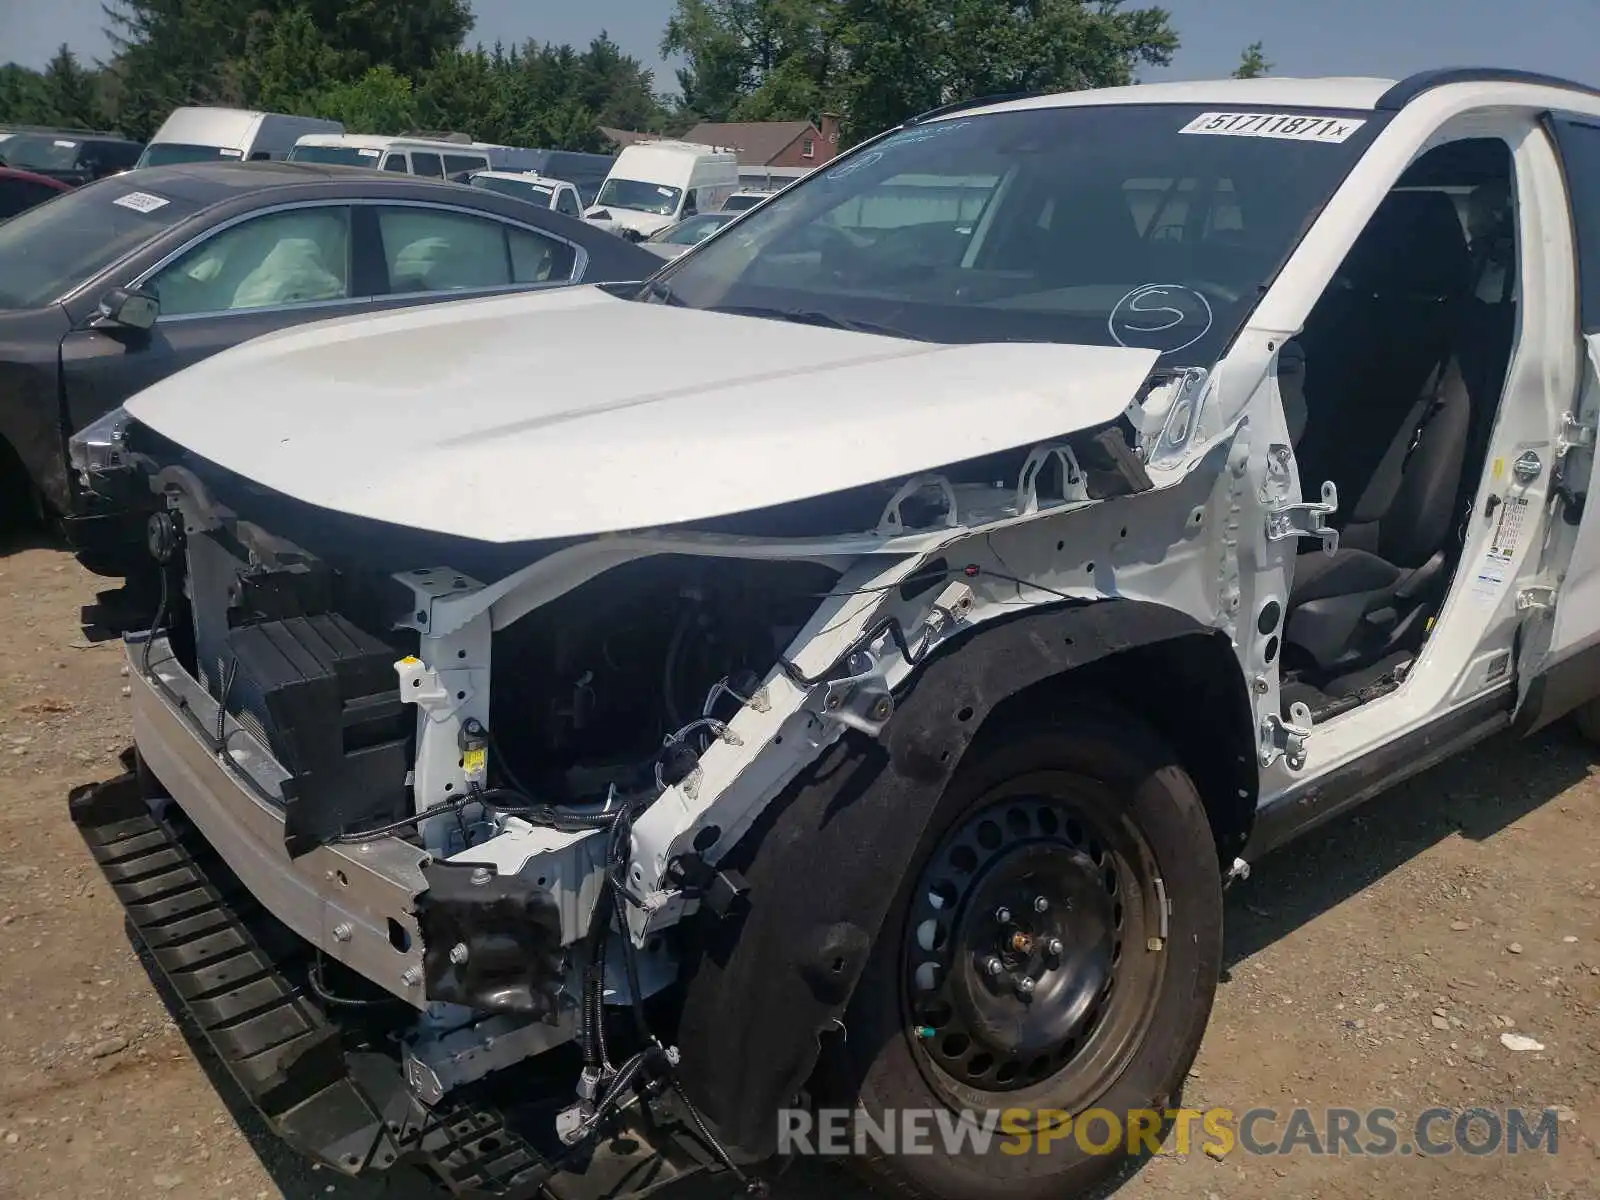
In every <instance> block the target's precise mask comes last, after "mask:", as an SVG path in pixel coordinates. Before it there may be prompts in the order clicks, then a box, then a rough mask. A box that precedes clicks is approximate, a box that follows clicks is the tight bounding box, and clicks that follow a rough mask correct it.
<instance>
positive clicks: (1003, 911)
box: [994, 905, 1011, 925]
mask: <svg viewBox="0 0 1600 1200" xmlns="http://www.w3.org/2000/svg"><path fill="white" fill-rule="evenodd" d="M994 919H995V920H996V921H999V922H1000V924H1002V925H1009V924H1010V923H1011V910H1010V909H1009V908H1006V907H1005V906H1004V905H1002V906H1001V907H999V908H997V909H995V910H994Z"/></svg>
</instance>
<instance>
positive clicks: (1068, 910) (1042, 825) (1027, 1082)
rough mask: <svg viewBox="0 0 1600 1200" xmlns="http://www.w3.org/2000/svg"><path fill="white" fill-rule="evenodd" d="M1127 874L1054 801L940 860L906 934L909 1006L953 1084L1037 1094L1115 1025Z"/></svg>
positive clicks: (991, 810)
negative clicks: (1110, 1022)
mask: <svg viewBox="0 0 1600 1200" xmlns="http://www.w3.org/2000/svg"><path fill="white" fill-rule="evenodd" d="M1123 889H1124V880H1123V872H1122V870H1121V869H1120V868H1119V865H1118V861H1117V857H1116V856H1115V855H1114V854H1112V853H1111V852H1110V851H1108V849H1107V848H1106V846H1105V845H1104V843H1103V842H1102V840H1101V839H1100V838H1099V837H1098V836H1097V834H1096V833H1095V831H1094V830H1093V829H1091V828H1090V827H1088V825H1087V824H1086V823H1085V822H1083V821H1081V820H1080V819H1079V818H1078V817H1077V816H1076V815H1075V814H1074V813H1073V812H1072V810H1070V809H1069V808H1067V807H1066V806H1065V805H1063V804H1061V803H1060V802H1057V801H1055V800H1053V799H1050V798H1045V797H1016V798H1012V799H1008V800H1005V801H1003V802H1001V803H999V804H996V805H993V806H991V807H988V808H984V809H982V810H980V811H979V812H977V813H975V814H974V815H973V816H972V817H971V818H969V819H968V820H967V821H966V822H965V823H964V824H963V825H961V826H960V827H958V828H957V829H956V830H954V831H953V832H952V834H951V835H950V836H949V837H948V838H947V839H946V841H945V843H944V845H943V847H942V848H941V849H940V851H939V852H938V853H937V854H935V855H934V856H933V858H932V859H931V860H930V862H929V864H928V867H927V869H926V870H925V871H924V873H923V876H922V878H921V880H920V881H919V883H918V890H917V892H916V894H915V895H914V897H913V902H912V906H911V920H910V922H909V924H908V928H907V934H906V946H905V949H906V953H905V959H904V961H905V964H906V974H907V978H906V992H905V994H906V996H907V998H908V1000H909V1008H910V1016H911V1018H912V1021H913V1022H914V1023H916V1024H917V1026H918V1033H919V1041H920V1043H921V1045H922V1047H923V1049H924V1051H925V1052H926V1054H927V1056H928V1057H929V1059H930V1060H931V1064H932V1065H933V1066H935V1067H936V1068H937V1069H938V1070H939V1071H940V1072H942V1073H944V1074H946V1075H948V1076H950V1077H951V1078H952V1080H953V1081H955V1082H958V1083H960V1084H962V1085H965V1086H968V1087H978V1088H981V1089H983V1090H985V1091H1014V1090H1017V1089H1020V1088H1026V1087H1031V1086H1033V1085H1035V1084H1038V1083H1040V1082H1041V1081H1042V1080H1044V1079H1046V1078H1048V1077H1049V1076H1051V1075H1054V1074H1056V1073H1057V1072H1059V1071H1061V1070H1062V1069H1063V1068H1064V1067H1066V1066H1067V1065H1068V1064H1069V1063H1071V1062H1072V1061H1073V1060H1074V1058H1075V1057H1076V1056H1078V1055H1079V1054H1080V1053H1081V1052H1082V1051H1083V1049H1084V1048H1085V1047H1086V1046H1087V1045H1089V1043H1090V1042H1091V1041H1092V1040H1093V1039H1094V1037H1095V1035H1096V1032H1097V1030H1098V1029H1099V1028H1100V1027H1101V1026H1102V1025H1103V1024H1105V1022H1106V1014H1107V1012H1108V1010H1109V1009H1110V1007H1111V1006H1110V1004H1109V997H1110V995H1111V993H1112V991H1113V989H1114V986H1115V983H1116V979H1117V975H1118V967H1119V964H1120V963H1121V961H1122V926H1123V923H1124V915H1125V914H1124V911H1123V901H1122V898H1121V897H1122V892H1123Z"/></svg>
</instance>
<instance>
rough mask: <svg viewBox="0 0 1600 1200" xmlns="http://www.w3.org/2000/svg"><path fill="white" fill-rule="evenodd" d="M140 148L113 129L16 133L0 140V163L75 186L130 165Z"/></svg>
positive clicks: (124, 168)
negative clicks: (80, 131) (99, 131)
mask: <svg viewBox="0 0 1600 1200" xmlns="http://www.w3.org/2000/svg"><path fill="white" fill-rule="evenodd" d="M143 149H144V143H143V142H133V141H129V140H128V139H127V138H125V137H118V136H117V135H116V134H114V133H77V132H70V131H63V132H52V133H16V134H12V135H11V136H10V137H8V138H6V140H5V141H4V142H0V166H6V167H15V168H17V169H18V170H22V171H32V172H33V173H34V174H35V175H48V176H49V177H50V178H51V179H59V180H60V181H61V182H62V183H67V184H72V185H74V186H76V185H77V184H81V183H89V182H91V181H92V180H95V179H103V178H104V177H105V176H107V175H115V174H116V173H117V172H119V171H126V170H129V169H131V168H132V167H133V165H134V164H135V163H136V162H138V160H139V154H140V152H141V151H142V150H143Z"/></svg>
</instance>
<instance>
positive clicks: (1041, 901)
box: [1033, 896, 1050, 913]
mask: <svg viewBox="0 0 1600 1200" xmlns="http://www.w3.org/2000/svg"><path fill="white" fill-rule="evenodd" d="M1033 911H1034V912H1039V913H1042V912H1049V911H1050V901H1048V900H1046V899H1045V898H1044V897H1043V896H1035V897H1034V898H1033Z"/></svg>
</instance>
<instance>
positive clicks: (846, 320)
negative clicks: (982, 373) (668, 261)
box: [708, 304, 929, 342]
mask: <svg viewBox="0 0 1600 1200" xmlns="http://www.w3.org/2000/svg"><path fill="white" fill-rule="evenodd" d="M708 311H710V312H719V313H730V314H732V315H734V316H741V317H765V318H767V319H769V320H773V321H791V322H793V323H794V324H796V325H822V326H825V327H827V328H829V329H847V330H849V331H850V332H851V333H876V334H881V335H883V336H885V337H896V338H904V339H906V340H907V341H912V342H926V341H928V340H929V339H928V338H925V337H923V336H922V335H920V334H916V333H910V332H908V331H907V330H904V329H897V328H895V327H894V326H893V325H880V324H877V323H875V322H872V321H857V320H855V319H853V318H851V317H841V316H837V315H835V314H834V313H829V312H821V311H819V310H817V309H811V308H763V307H762V306H761V305H758V304H726V305H722V306H720V307H718V306H712V307H711V308H710V309H709V310H708Z"/></svg>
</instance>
